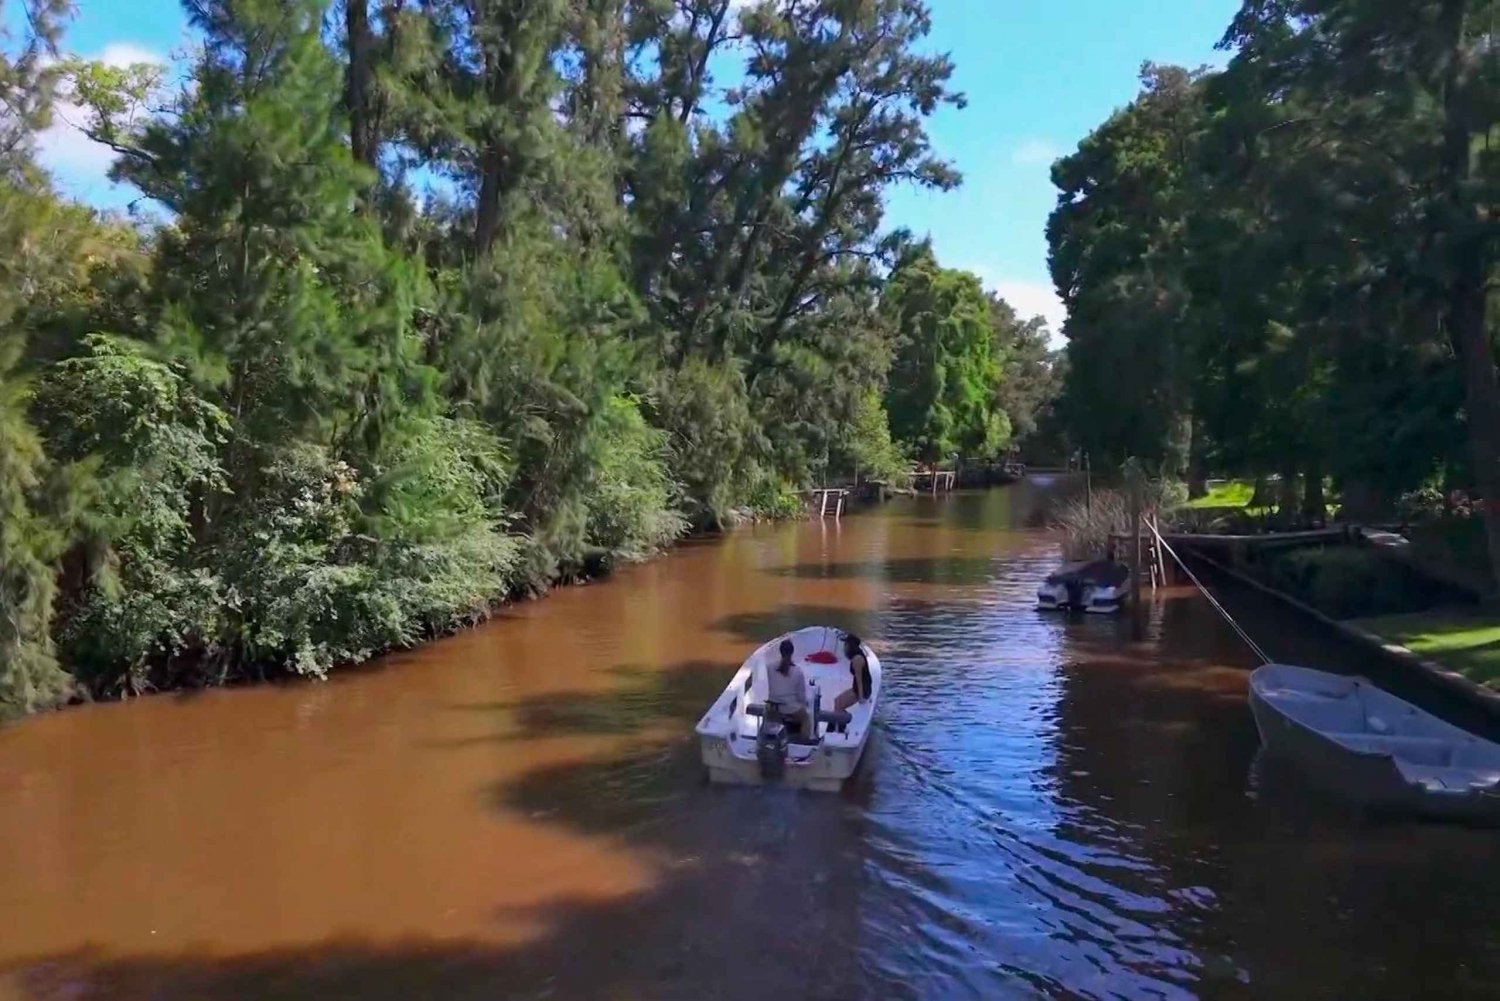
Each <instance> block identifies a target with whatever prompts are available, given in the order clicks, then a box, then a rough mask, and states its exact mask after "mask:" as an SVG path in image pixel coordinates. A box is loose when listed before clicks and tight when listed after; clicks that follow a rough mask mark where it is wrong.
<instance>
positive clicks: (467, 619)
mask: <svg viewBox="0 0 1500 1001" xmlns="http://www.w3.org/2000/svg"><path fill="white" fill-rule="evenodd" d="M896 494H899V491H893V492H891V494H885V493H881V494H878V495H875V496H873V497H862V498H861V499H860V500H859V503H858V504H857V509H861V510H862V509H865V508H868V507H872V506H878V505H879V504H882V503H885V502H887V501H888V500H890V499H891V497H892V496H894V495H896ZM848 513H850V511H849V510H848V509H846V511H845V514H846V515H847V514H848ZM815 518H816V512H815V511H812V510H810V509H808V508H806V507H804V506H801V505H786V504H783V505H780V506H778V507H774V508H765V509H756V508H751V507H740V508H735V509H732V510H731V511H729V512H727V513H726V516H725V518H724V524H723V527H721V528H714V529H709V528H701V529H695V530H691V531H688V532H685V533H683V534H682V535H680V536H679V537H678V538H677V539H676V540H675V541H674V542H672V543H671V544H668V545H666V546H663V547H660V548H657V549H655V550H654V551H653V552H651V553H649V554H647V555H644V556H640V557H636V558H628V559H627V558H623V557H622V556H621V555H620V554H618V553H610V552H607V551H604V550H602V549H594V550H591V551H590V552H588V553H587V554H586V556H585V558H584V559H582V560H581V561H580V562H579V564H578V566H577V567H576V568H574V569H572V570H570V571H568V572H566V573H564V574H561V575H559V576H556V577H553V578H552V579H550V580H548V581H546V582H545V583H544V584H542V585H539V586H532V587H529V588H524V589H516V590H513V591H510V592H508V593H506V594H503V595H500V596H497V597H495V598H493V599H491V600H488V601H485V602H483V603H481V604H482V607H480V605H476V607H475V609H474V610H473V611H472V612H471V613H470V614H467V615H465V616H463V617H461V618H454V619H450V620H448V621H446V622H444V623H442V624H434V625H431V626H429V627H428V628H426V629H424V630H422V631H421V633H420V634H419V635H418V636H416V637H415V638H414V640H413V641H412V642H409V643H390V644H386V645H383V646H379V647H373V648H371V649H368V650H366V651H363V656H360V657H358V658H355V659H347V660H342V661H339V662H337V663H335V664H333V665H332V666H330V667H329V668H328V669H327V670H326V671H323V672H320V673H306V672H301V671H298V670H295V669H293V668H292V667H290V666H288V665H287V664H284V663H281V662H279V661H275V660H262V661H246V662H242V663H239V664H237V665H235V666H234V668H233V669H232V670H223V669H222V667H221V666H219V665H216V664H215V663H213V662H212V661H211V660H210V659H209V658H208V657H199V658H197V659H196V660H193V659H190V658H186V657H179V658H177V659H175V660H173V661H170V662H169V663H167V664H166V665H165V666H163V667H162V668H159V669H154V670H152V671H150V672H148V673H146V674H143V675H138V676H136V677H134V678H132V679H131V683H129V684H113V685H110V686H108V687H103V688H99V689H95V688H91V687H90V685H89V683H88V681H87V680H85V675H84V673H83V672H78V673H75V672H74V670H73V669H72V668H71V667H70V666H67V665H65V667H64V669H65V670H67V671H68V673H69V675H70V678H71V682H70V684H69V687H68V690H67V692H66V693H65V697H64V698H63V699H61V700H60V701H58V702H56V703H54V704H52V705H49V706H45V707H41V708H39V709H36V710H33V711H32V712H30V713H27V712H19V711H15V712H9V713H7V712H6V706H5V704H4V703H0V727H3V726H5V725H6V724H8V723H15V722H19V721H20V720H24V719H27V718H29V717H32V716H36V715H41V714H45V713H48V712H57V711H62V710H66V709H69V708H72V707H77V706H82V705H89V704H93V703H101V702H119V701H128V700H130V699H135V698H140V697H143V696H150V695H164V694H170V693H172V692H189V691H203V690H208V689H230V688H252V687H258V686H262V685H267V684H279V683H295V682H301V681H314V682H322V681H326V680H328V679H329V678H330V677H334V676H339V675H343V674H346V673H348V672H349V671H351V670H352V669H355V668H359V667H361V666H364V665H368V664H369V663H370V662H372V661H375V660H378V659H381V658H386V657H391V656H393V655H404V654H412V653H415V652H416V651H419V650H421V649H422V648H424V647H428V646H431V645H433V644H435V643H440V642H442V641H444V640H447V639H450V638H452V637H455V636H458V635H460V634H462V633H466V632H470V631H472V630H474V629H477V628H481V627H483V626H484V625H485V624H487V623H488V622H490V621H491V620H492V619H493V618H494V617H496V616H497V615H502V614H504V612H505V610H506V609H509V608H515V607H517V606H522V605H528V604H531V603H534V602H539V601H542V600H544V599H547V598H549V597H550V596H553V595H555V594H556V593H558V592H561V591H567V590H573V589H578V588H584V587H588V586H591V585H594V584H597V583H600V582H602V581H605V580H608V579H609V578H611V577H613V576H614V575H615V574H616V573H618V572H620V571H621V570H624V569H627V568H630V567H636V566H642V565H645V564H649V563H652V562H655V561H657V560H660V559H662V558H663V557H665V556H667V555H669V554H671V553H672V552H674V551H676V550H677V549H679V548H681V547H683V546H687V545H701V544H705V543H713V542H715V541H719V540H723V539H725V538H727V537H728V536H730V535H732V534H734V533H735V532H739V531H743V530H748V529H752V528H755V527H757V526H766V525H774V524H781V523H787V522H798V521H807V520H810V519H815Z"/></svg>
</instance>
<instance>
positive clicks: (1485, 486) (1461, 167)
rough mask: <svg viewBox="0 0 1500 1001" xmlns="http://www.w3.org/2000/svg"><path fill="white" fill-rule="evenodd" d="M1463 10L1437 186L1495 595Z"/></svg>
mask: <svg viewBox="0 0 1500 1001" xmlns="http://www.w3.org/2000/svg"><path fill="white" fill-rule="evenodd" d="M1466 8H1467V5H1466V4H1465V3H1463V2H1460V0H1449V3H1448V4H1446V5H1445V8H1444V13H1445V18H1444V20H1445V27H1446V28H1447V29H1448V37H1449V39H1450V44H1451V46H1452V57H1451V58H1450V59H1449V64H1448V69H1447V72H1446V73H1445V76H1444V80H1443V112H1444V129H1443V169H1442V175H1443V184H1444V188H1445V191H1444V193H1445V195H1446V199H1445V200H1446V206H1445V208H1446V210H1447V211H1446V213H1445V218H1444V219H1443V224H1444V225H1443V228H1444V229H1445V230H1446V232H1444V233H1443V234H1442V235H1443V237H1444V238H1445V242H1446V243H1447V245H1448V248H1449V250H1448V261H1447V264H1448V289H1447V321H1448V332H1449V336H1450V337H1451V338H1452V339H1453V346H1454V348H1455V350H1456V351H1457V352H1458V357H1459V363H1460V364H1461V365H1462V366H1463V374H1464V403H1465V409H1466V410H1467V411H1468V431H1469V453H1470V460H1471V461H1472V463H1473V465H1474V485H1475V486H1476V487H1478V489H1479V493H1481V494H1483V495H1484V534H1485V541H1486V543H1487V547H1488V549H1489V554H1490V567H1491V575H1490V582H1489V584H1490V592H1491V595H1492V596H1495V595H1497V594H1500V579H1497V575H1500V381H1497V379H1496V375H1495V354H1494V350H1493V349H1492V348H1491V347H1490V340H1489V332H1488V330H1487V329H1486V324H1485V307H1486V305H1487V302H1486V300H1487V298H1488V296H1487V289H1486V285H1487V281H1488V277H1489V253H1488V251H1489V247H1488V246H1487V244H1488V240H1487V238H1486V235H1485V232H1484V226H1485V224H1486V223H1487V222H1488V220H1487V219H1485V218H1484V217H1483V214H1484V211H1485V210H1481V209H1480V208H1479V207H1478V206H1476V205H1474V204H1473V202H1472V195H1470V193H1469V188H1470V182H1471V180H1472V178H1471V175H1472V173H1473V156H1474V152H1473V149H1472V140H1473V130H1472V129H1471V127H1470V123H1469V120H1468V117H1467V115H1468V114H1469V113H1470V112H1469V109H1468V105H1469V104H1470V103H1471V102H1467V101H1465V100H1464V97H1465V94H1464V89H1465V88H1464V84H1465V81H1464V79H1463V73H1464V70H1465V62H1466V61H1465V59H1464V58H1463V53H1464V48H1465V45H1466V39H1465V27H1466V25H1465V15H1466Z"/></svg>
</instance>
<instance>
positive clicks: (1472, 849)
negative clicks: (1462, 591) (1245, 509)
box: [0, 480, 1500, 1001]
mask: <svg viewBox="0 0 1500 1001" xmlns="http://www.w3.org/2000/svg"><path fill="white" fill-rule="evenodd" d="M1053 489H1055V487H1054V486H1051V485H1049V484H1048V483H1047V481H1045V480H1043V481H1038V482H1029V483H1025V484H1021V485H1018V486H1015V487H1010V488H1004V489H998V490H992V491H988V492H982V493H971V494H970V493H965V494H957V495H953V496H950V497H943V498H913V499H907V500H901V501H897V502H895V503H892V504H888V505H886V506H884V507H881V508H878V509H875V510H872V511H869V512H866V513H862V514H859V515H857V516H854V517H848V518H846V519H844V520H843V522H842V523H834V522H831V521H830V522H823V523H819V522H812V523H801V524H793V525H780V526H766V527H760V528H755V529H751V530H745V531H741V532H738V533H736V534H734V535H732V536H730V537H729V538H727V539H725V540H721V541H694V542H690V543H688V544H686V545H684V546H682V547H680V548H679V549H678V550H677V551H675V552H673V553H672V554H670V555H668V556H667V557H665V558H663V559H660V560H658V561H656V562H653V563H650V564H647V565H644V566H640V567H635V568H631V569H628V570H625V571H623V572H621V573H619V574H617V575H616V576H615V577H614V578H613V579H611V580H609V581H606V582H603V583H599V584H595V585H592V586H588V587H580V588H568V589H563V590H560V591H558V592H557V593H555V594H553V595H552V596H550V597H548V598H547V599H545V600H543V601H538V602H532V603H527V604H520V605H516V606H513V607H510V608H507V609H505V610H504V611H503V612H502V613H501V614H500V615H499V616H498V617H497V618H496V620H495V621H494V622H492V623H490V624H488V625H486V626H485V627H483V628H480V629H476V630H473V631H471V632H467V633H464V634H462V635H458V636H455V637H452V638H450V639H447V640H444V641H442V642H438V643H434V644H431V645H429V646H427V647H424V648H422V649H419V650H415V651H411V652H408V653H403V654H398V655H395V656H391V657H387V658H385V659H384V660H383V661H381V662H379V663H378V664H376V665H373V666H371V667H370V668H368V669H364V670H356V671H351V672H346V673H344V674H342V675H340V676H338V677H336V678H335V679H334V680H332V681H330V682H328V683H326V684H291V685H282V686H265V687H259V688H247V689H240V690H233V691H209V692H203V693H192V694H181V695H164V696H159V697H152V698H146V699H140V700H137V701H135V702H131V703H127V704H113V705H96V706H89V707H82V708H77V709H73V710H69V711H67V712H63V713H58V714H54V715H51V716H47V717H44V718H38V719H34V720H30V721H27V722H25V723H22V724H20V725H17V726H13V727H10V728H8V729H5V730H3V731H0V999H5V1001H9V999H12V998H15V999H22V998H24V999H35V998H47V999H54V998H55V999H63V998H68V999H77V998H96V997H110V998H113V997H119V998H127V999H145V998H165V999H178V998H193V999H210V1001H218V999H230V998H234V999H241V998H287V999H319V1001H327V999H332V998H377V999H386V998H391V999H395V998H402V999H407V998H463V999H468V998H475V999H478V998H486V999H492V998H612V999H616V998H617V999H636V998H639V999H677V998H681V999H715V998H724V999H741V998H744V999H752V998H753V999H758V1001H759V999H764V998H829V999H834V998H837V999H851V998H920V999H939V998H943V999H946V998H1012V997H1013V998H1030V997H1056V998H1074V997H1079V998H1106V997H1111V998H1114V997H1118V998H1156V999H1179V998H1181V999H1186V998H1195V997H1198V998H1251V997H1255V998H1267V997H1275V998H1279V999H1288V998H1328V999H1354V998H1358V999H1365V1001H1369V999H1379V998H1391V999H1396V998H1409V997H1415V996H1418V995H1421V996H1431V997H1442V998H1445V999H1455V998H1478V997H1495V996H1496V995H1497V992H1500V916H1497V915H1500V866H1496V864H1495V860H1496V858H1500V854H1497V853H1496V851H1495V847H1496V841H1495V835H1493V834H1491V833H1485V832H1481V831H1475V830H1469V829H1464V828H1457V827H1444V826H1437V825H1430V824H1420V823H1407V822H1392V821H1375V820H1370V819H1365V818H1363V817H1359V816H1354V815H1350V814H1347V813H1344V812H1343V811H1341V810H1338V809H1337V808H1335V807H1331V806H1325V805H1323V804H1321V803H1319V802H1317V801H1316V799H1315V798H1314V797H1312V796H1311V795H1309V794H1307V793H1305V792H1303V791H1301V790H1300V789H1298V788H1296V787H1295V785H1294V784H1289V783H1287V782H1286V781H1285V779H1284V777H1283V778H1278V777H1276V776H1274V775H1271V776H1267V775H1263V774H1262V768H1261V766H1260V764H1259V763H1258V760H1257V757H1256V749H1257V738H1256V734H1255V729H1254V724H1253V722H1252V720H1251V718H1250V714H1249V712H1248V710H1247V708H1246V704H1245V678H1246V671H1247V669H1248V668H1250V667H1251V666H1252V660H1253V658H1252V657H1251V656H1250V655H1249V654H1248V653H1247V652H1246V651H1245V650H1244V649H1243V648H1242V647H1241V646H1239V645H1238V642H1237V640H1236V639H1235V638H1234V636H1233V635H1232V633H1231V632H1230V631H1229V630H1228V628H1227V627H1226V626H1224V624H1223V623H1222V622H1221V621H1219V620H1218V619H1217V618H1216V617H1215V615H1214V613H1213V612H1212V611H1211V610H1210V609H1209V608H1208V606H1207V604H1206V603H1205V602H1204V601H1203V600H1202V598H1201V597H1199V596H1198V595H1196V594H1195V593H1194V592H1193V591H1192V590H1190V589H1188V588H1177V589H1171V590H1168V591H1165V592H1163V593H1161V594H1158V595H1157V596H1156V597H1155V599H1154V600H1153V601H1152V603H1151V606H1150V608H1149V611H1148V614H1147V628H1146V638H1145V640H1144V641H1142V642H1131V640H1130V634H1129V630H1128V627H1127V624H1126V623H1125V622H1124V621H1116V620H1112V619H1108V618H1089V619H1085V620H1067V619H1064V618H1061V617H1048V616H1045V615H1042V614H1039V613H1038V612H1036V611H1034V609H1033V599H1034V590H1035V585H1036V582H1037V580H1038V578H1039V577H1040V576H1041V575H1042V574H1043V573H1044V572H1045V571H1046V570H1047V569H1048V568H1049V567H1050V566H1052V565H1053V564H1054V563H1055V561H1056V560H1057V558H1058V545H1057V540H1056V539H1055V538H1053V537H1052V536H1051V535H1049V534H1048V533H1047V532H1046V531H1044V530H1043V529H1042V528H1041V527H1040V526H1041V524H1042V521H1043V511H1044V508H1045V505H1046V503H1047V500H1048V497H1049V494H1050V491H1051V490H1053ZM813 623H829V624H834V625H839V626H844V627H847V628H854V629H856V630H858V631H860V632H861V633H862V634H863V635H864V636H865V638H866V639H867V640H868V641H869V642H870V643H871V644H872V645H873V646H875V648H876V649H877V650H878V651H879V653H880V655H881V658H882V660H883V661H884V662H885V665H886V689H885V696H884V702H883V705H882V714H881V717H882V718H881V721H880V723H879V725H878V728H877V731H876V733H875V735H874V737H873V743H872V745H871V747H870V749H869V752H868V754H867V757H866V760H865V762H864V764H863V766H862V767H861V770H860V772H859V773H858V774H857V775H856V777H855V779H854V780H853V781H852V782H851V784H850V785H849V787H848V788H846V790H845V791H844V792H843V793H842V794H840V795H837V796H819V795H815V794H796V793H791V792H787V791H783V790H749V789H723V788H715V787H710V786H708V785H706V784H704V782H703V781H702V778H701V775H700V771H699V768H698V765H697V759H696V750H695V747H694V745H693V743H692V740H691V727H692V724H693V722H694V721H695V720H696V718H697V716H698V715H699V714H700V713H701V712H702V710H703V709H704V708H705V707H706V706H707V704H708V703H709V702H710V701H711V700H712V698H713V697H714V695H715V693H716V692H717V691H718V690H720V689H721V688H722V686H723V685H724V683H725V682H726V680H727V679H728V677H729V675H730V674H731V672H732V671H733V670H734V668H735V667H736V666H737V665H738V664H739V662H740V661H741V660H742V659H743V657H744V656H745V654H746V652H747V651H748V650H749V649H750V648H752V647H753V646H754V645H756V644H758V643H760V642H761V641H762V640H764V639H766V638H768V637H770V636H772V635H774V634H776V633H777V632H778V631H780V630H783V629H786V628H789V627H792V626H795V625H799V624H813ZM1247 625H1249V626H1250V628H1251V629H1252V631H1253V632H1255V633H1256V634H1257V636H1258V638H1260V639H1261V640H1262V642H1264V643H1266V644H1267V645H1268V646H1269V647H1270V649H1271V652H1272V654H1273V655H1275V656H1277V657H1283V658H1301V659H1304V661H1305V662H1309V663H1322V664H1325V665H1327V666H1337V667H1344V668H1348V667H1352V666H1354V663H1353V660H1354V655H1353V654H1352V653H1351V652H1350V651H1348V650H1346V649H1344V648H1342V647H1340V646H1339V645H1338V644H1337V643H1333V642H1331V641H1328V640H1326V639H1320V638H1318V637H1316V636H1309V635H1305V634H1303V633H1301V632H1299V630H1298V629H1297V628H1295V627H1294V625H1293V624H1291V623H1288V622H1287V621H1286V620H1285V619H1283V618H1277V617H1276V616H1275V615H1274V614H1266V615H1256V614H1254V609H1252V610H1251V617H1250V618H1249V619H1247ZM1335 662H1336V663H1335Z"/></svg>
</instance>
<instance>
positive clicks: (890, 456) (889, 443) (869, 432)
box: [839, 389, 910, 485]
mask: <svg viewBox="0 0 1500 1001" xmlns="http://www.w3.org/2000/svg"><path fill="white" fill-rule="evenodd" d="M839 449H840V451H841V452H842V454H843V455H844V457H845V458H844V462H845V463H846V464H847V465H849V466H852V467H853V468H854V470H855V471H856V472H857V473H859V474H860V475H861V476H863V477H864V478H865V479H872V480H884V481H885V482H887V483H890V484H893V485H895V484H899V483H901V482H902V481H904V480H905V479H906V475H907V470H908V468H909V465H910V464H909V463H908V461H907V458H906V456H905V455H904V454H902V451H901V449H900V447H898V446H897V445H896V443H895V441H894V440H893V439H892V438H891V426H890V420H889V419H888V418H887V416H886V412H885V404H884V402H882V400H881V399H880V394H879V393H877V392H876V391H875V390H873V389H871V390H867V391H866V392H865V393H864V394H863V395H862V396H860V397H859V398H858V399H857V400H856V401H855V403H854V413H853V414H852V415H851V416H850V418H849V424H848V430H847V431H846V432H845V436H844V438H843V439H842V440H841V441H840V442H839Z"/></svg>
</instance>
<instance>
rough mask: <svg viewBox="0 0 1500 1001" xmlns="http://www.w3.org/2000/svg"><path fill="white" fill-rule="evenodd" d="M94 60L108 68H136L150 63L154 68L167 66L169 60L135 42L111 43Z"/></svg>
mask: <svg viewBox="0 0 1500 1001" xmlns="http://www.w3.org/2000/svg"><path fill="white" fill-rule="evenodd" d="M94 58H96V59H98V60H99V61H100V62H101V63H104V64H105V65H106V66H134V65H135V64H136V63H150V64H152V65H153V66H165V65H167V59H166V57H165V56H163V55H162V54H161V53H159V52H152V51H151V50H150V49H147V48H144V47H143V46H140V45H137V44H135V43H134V42H110V43H109V44H108V45H106V46H105V47H104V50H103V51H102V52H100V53H99V55H97V56H95V57H94Z"/></svg>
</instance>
